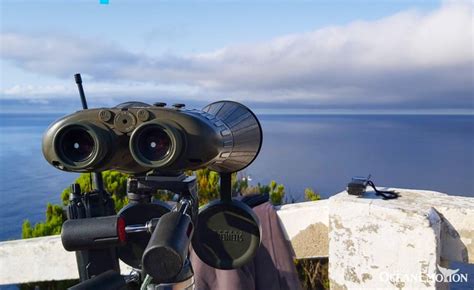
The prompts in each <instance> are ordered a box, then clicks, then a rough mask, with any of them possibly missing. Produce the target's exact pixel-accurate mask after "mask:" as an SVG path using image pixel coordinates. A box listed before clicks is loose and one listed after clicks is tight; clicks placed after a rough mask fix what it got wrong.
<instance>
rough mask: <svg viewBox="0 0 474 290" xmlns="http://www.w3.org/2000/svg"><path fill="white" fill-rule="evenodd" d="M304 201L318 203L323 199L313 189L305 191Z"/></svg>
mask: <svg viewBox="0 0 474 290" xmlns="http://www.w3.org/2000/svg"><path fill="white" fill-rule="evenodd" d="M304 199H305V200H307V201H316V200H320V199H321V195H319V193H315V192H314V190H312V189H311V188H306V189H305V190H304Z"/></svg>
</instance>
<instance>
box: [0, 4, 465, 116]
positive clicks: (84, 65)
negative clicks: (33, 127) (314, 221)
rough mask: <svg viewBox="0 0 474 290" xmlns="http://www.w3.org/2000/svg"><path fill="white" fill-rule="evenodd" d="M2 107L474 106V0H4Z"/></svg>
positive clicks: (7, 109) (4, 109)
mask: <svg viewBox="0 0 474 290" xmlns="http://www.w3.org/2000/svg"><path fill="white" fill-rule="evenodd" d="M0 8H1V20H0V25H1V33H0V53H1V54H0V55H1V60H0V68H1V72H0V74H1V75H0V78H1V84H0V112H3V113H9V112H35V113H37V112H68V111H71V110H75V109H78V108H79V106H80V102H79V98H78V95H77V88H76V86H75V83H74V80H73V75H74V74H75V73H78V72H80V73H81V74H82V76H83V80H84V87H85V91H86V95H87V97H88V100H89V103H90V106H92V107H94V106H96V107H97V106H114V105H116V104H118V103H120V102H124V101H128V100H138V101H144V102H150V103H152V102H158V101H164V102H167V103H176V102H182V103H186V104H187V105H188V106H197V107H199V106H203V105H205V104H207V103H209V102H212V101H216V100H220V99H229V100H235V101H240V102H243V103H245V104H247V105H249V106H251V107H253V108H256V109H257V110H260V111H265V112H279V111H281V112H283V111H284V112H289V111H291V112H295V111H302V112H311V111H318V112H321V111H323V112H324V111H326V112H331V111H332V112H341V111H344V112H347V111H349V112H352V111H359V112H361V111H364V112H366V111H375V112H415V113H416V112H447V113H468V114H473V113H474V48H473V41H474V21H473V19H474V18H473V15H474V14H473V11H474V10H473V4H472V2H471V1H442V2H439V1H428V0H425V1H422V0H419V1H406V0H399V1H395V0H380V1H375V0H371V1H369V0H353V1H343V0H340V1H338V0H335V1H328V0H326V1H300V0H293V1H288V0H279V1H277V0H273V1H272V0H266V1H232V0H230V1H223V0H221V1H217V0H214V1H212V0H209V1H120V0H109V4H108V5H103V4H100V3H99V0H88V1H74V2H72V1H52V0H50V1H9V0H6V1H5V0H4V1H1V2H0Z"/></svg>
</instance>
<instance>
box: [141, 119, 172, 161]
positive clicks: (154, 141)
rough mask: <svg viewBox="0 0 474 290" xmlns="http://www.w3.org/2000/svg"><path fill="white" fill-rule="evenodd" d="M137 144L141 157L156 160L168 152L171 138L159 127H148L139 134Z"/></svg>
mask: <svg viewBox="0 0 474 290" xmlns="http://www.w3.org/2000/svg"><path fill="white" fill-rule="evenodd" d="M137 145H138V150H139V151H140V154H141V155H143V157H145V158H146V159H148V160H150V161H158V160H161V159H163V158H164V157H165V156H166V155H167V154H168V153H169V152H170V148H171V139H170V137H169V135H168V134H167V133H166V132H165V131H163V129H161V128H156V127H155V128H148V129H145V130H144V131H143V132H142V134H140V136H139V139H138V144H137Z"/></svg>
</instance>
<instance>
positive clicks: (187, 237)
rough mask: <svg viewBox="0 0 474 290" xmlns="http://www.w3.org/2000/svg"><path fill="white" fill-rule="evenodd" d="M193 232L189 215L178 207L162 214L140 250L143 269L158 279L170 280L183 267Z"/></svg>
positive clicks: (162, 280) (160, 280)
mask: <svg viewBox="0 0 474 290" xmlns="http://www.w3.org/2000/svg"><path fill="white" fill-rule="evenodd" d="M192 234H193V224H192V221H191V218H190V217H189V216H188V215H186V214H182V213H180V212H178V211H173V212H169V213H167V214H164V215H163V216H162V217H161V218H160V220H159V222H158V224H157V225H156V228H155V230H154V232H153V234H152V235H151V238H150V241H149V242H148V246H147V247H146V249H145V251H144V253H143V258H142V265H143V270H145V272H146V273H147V274H149V275H150V276H152V277H153V279H155V281H157V282H159V283H165V282H172V281H173V278H175V277H176V276H178V274H179V273H180V272H181V270H182V269H183V266H184V263H185V261H186V258H187V255H188V248H189V244H190V241H191V238H192Z"/></svg>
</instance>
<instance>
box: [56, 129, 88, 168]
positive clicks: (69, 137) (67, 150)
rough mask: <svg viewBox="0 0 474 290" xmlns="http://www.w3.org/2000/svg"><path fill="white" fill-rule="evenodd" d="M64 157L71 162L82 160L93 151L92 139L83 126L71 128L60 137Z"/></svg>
mask: <svg viewBox="0 0 474 290" xmlns="http://www.w3.org/2000/svg"><path fill="white" fill-rule="evenodd" d="M60 142H61V143H60V148H61V151H62V152H63V154H64V157H66V158H67V159H69V160H71V161H73V162H82V161H85V160H86V159H88V158H89V157H90V156H91V155H92V153H93V152H94V145H95V144H94V139H93V138H92V136H91V135H90V134H89V133H88V132H87V131H86V130H84V129H83V128H71V129H69V130H67V131H66V132H64V134H63V135H62V136H61V139H60Z"/></svg>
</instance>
